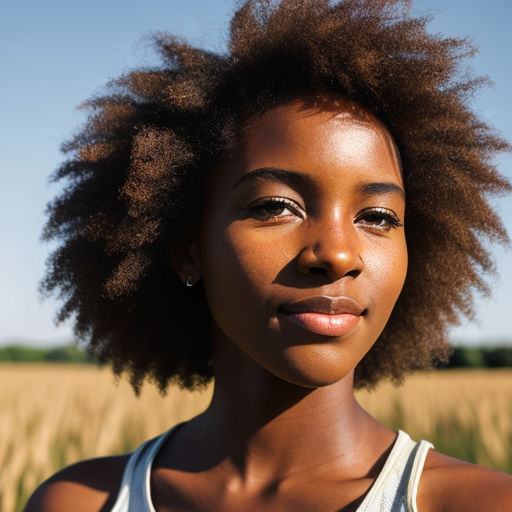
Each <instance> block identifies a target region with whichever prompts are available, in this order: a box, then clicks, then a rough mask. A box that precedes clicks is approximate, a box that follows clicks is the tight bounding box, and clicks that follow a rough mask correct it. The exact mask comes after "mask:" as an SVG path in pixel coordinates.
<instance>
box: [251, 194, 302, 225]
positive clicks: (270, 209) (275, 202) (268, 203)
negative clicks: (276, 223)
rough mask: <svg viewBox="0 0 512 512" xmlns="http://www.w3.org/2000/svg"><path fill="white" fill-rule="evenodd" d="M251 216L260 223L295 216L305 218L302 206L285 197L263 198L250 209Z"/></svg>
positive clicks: (252, 204)
mask: <svg viewBox="0 0 512 512" xmlns="http://www.w3.org/2000/svg"><path fill="white" fill-rule="evenodd" d="M247 210H248V211H249V215H250V216H251V217H253V218H254V219H257V220H260V221H266V220H272V219H284V218H286V217H290V216H294V217H299V218H301V219H302V218H303V215H302V213H301V208H300V206H299V205H298V204H297V203H296V202H295V201H292V200H291V199H286V198H284V197H262V198H261V199H257V200H256V201H254V202H252V203H251V204H250V205H249V206H248V207H247Z"/></svg>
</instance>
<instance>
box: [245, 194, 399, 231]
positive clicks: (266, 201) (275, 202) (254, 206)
mask: <svg viewBox="0 0 512 512" xmlns="http://www.w3.org/2000/svg"><path fill="white" fill-rule="evenodd" d="M275 206H277V207H281V208H282V209H283V210H284V209H288V210H290V211H291V212H292V214H293V215H296V216H297V217H300V218H301V219H303V218H304V215H303V214H302V213H301V211H300V210H301V208H300V206H299V205H298V204H297V203H296V202H295V201H292V200H291V199H286V198H284V197H263V198H261V199H258V200H257V201H255V202H254V203H251V204H250V205H249V206H248V208H247V209H248V211H249V213H250V214H251V216H253V217H255V218H257V215H258V214H261V213H262V212H264V211H265V209H268V208H271V207H275ZM281 213H282V211H281ZM280 217H281V215H280V214H278V215H266V216H264V218H260V219H258V220H260V221H262V222H265V221H269V220H275V219H279V218H280ZM371 217H377V221H378V223H375V222H368V219H369V218H371ZM361 220H363V221H366V223H367V225H368V227H370V228H371V229H375V230H378V231H384V232H387V231H389V230H390V229H391V228H397V227H402V226H403V223H402V222H400V220H399V218H398V217H397V216H396V214H395V213H394V212H392V211H390V210H388V209H386V208H378V207H376V208H368V209H366V210H363V211H362V212H360V213H359V215H358V216H357V217H356V219H355V221H356V222H359V221H361ZM383 221H384V223H385V224H384V225H381V223H382V222H383Z"/></svg>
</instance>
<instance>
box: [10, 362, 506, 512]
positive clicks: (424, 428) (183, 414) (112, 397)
mask: <svg viewBox="0 0 512 512" xmlns="http://www.w3.org/2000/svg"><path fill="white" fill-rule="evenodd" d="M210 396H211V388H209V389H207V390H206V391H205V392H203V393H189V392H184V391H180V390H176V389H171V390H170V391H169V393H168V395H167V396H166V397H162V396H161V395H160V394H159V393H158V391H157V390H156V389H155V388H154V387H152V386H145V387H144V388H143V390H142V393H141V396H140V398H138V399H137V398H136V397H135V396H134V395H133V392H132V390H131V388H130V387H129V385H128V384H127V383H126V382H125V381H123V380H120V381H119V382H118V383H117V385H116V384H114V378H113V376H112V373H111V371H110V370H108V369H107V368H104V369H100V368H98V367H95V366H71V365H29V364H25V365H7V364H2V365H0V404H1V405H2V406H1V408H0V433H1V435H0V468H2V469H1V471H0V510H2V511H4V512H10V511H14V512H17V511H20V510H22V507H23V504H24V503H25V502H26V500H27V499H28V496H29V495H30V493H31V492H32V491H33V490H34V489H35V487H37V485H38V484H39V483H40V482H42V481H43V480H44V479H45V478H47V477H48V476H50V475H51V474H52V473H54V472H55V471H57V470H58V469H59V468H61V467H63V466H65V465H68V464H71V463H73V462H75V461H77V460H80V459H84V458H90V457H96V456H101V455H109V454H114V453H123V452H127V451H130V450H132V449H133V448H134V447H136V446H137V445H138V444H140V443H141V442H142V441H144V440H145V439H148V438H150V437H153V436H155V435H157V434H159V433H161V432H163V431H164V430H166V429H167V428H169V426H171V425H172V424H174V423H177V422H179V421H183V420H186V419H187V418H190V417H192V416H193V415H195V414H197V413H198V412H199V411H201V410H203V409H204V408H205V407H206V406H207V404H208V402H209V400H210ZM357 397H358V400H359V401H360V403H361V404H362V405H363V406H364V407H366V408H367V409H368V410H369V411H370V412H371V413H372V414H373V415H374V416H376V417H377V418H378V419H379V420H380V421H382V422H383V423H385V424H387V425H389V426H390V427H392V428H401V429H403V430H405V431H407V432H408V433H409V434H411V436H412V437H413V438H416V439H420V438H422V439H429V440H431V441H432V442H434V444H435V445H436V448H437V449H439V450H440V451H442V452H445V453H449V454H451V455H454V456H457V457H460V458H463V459H466V460H470V461H472V462H478V463H480V464H484V465H488V466H492V467H496V468H498V469H502V470H506V471H511V470H512V371H500V372H496V371H494V372H489V371H445V372H436V373H435V374H417V375H413V376H411V377H410V378H409V379H408V380H407V382H406V384H405V385H404V386H403V387H401V388H398V389H396V388H393V387H392V386H390V385H387V384H386V385H382V386H381V387H380V388H379V389H378V390H377V391H375V392H372V393H368V392H358V393H357Z"/></svg>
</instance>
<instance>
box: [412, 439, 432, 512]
mask: <svg viewBox="0 0 512 512" xmlns="http://www.w3.org/2000/svg"><path fill="white" fill-rule="evenodd" d="M431 448H434V446H433V445H432V443H429V442H428V441H420V442H419V443H417V445H416V449H415V451H416V453H415V455H414V462H413V465H412V468H411V474H410V475H409V484H408V486H407V504H408V506H409V510H411V511H412V512H417V511H418V509H417V506H416V497H417V495H418V486H419V483H420V477H421V474H422V472H423V466H424V465H425V460H426V458H427V454H428V451H429V450H430V449H431Z"/></svg>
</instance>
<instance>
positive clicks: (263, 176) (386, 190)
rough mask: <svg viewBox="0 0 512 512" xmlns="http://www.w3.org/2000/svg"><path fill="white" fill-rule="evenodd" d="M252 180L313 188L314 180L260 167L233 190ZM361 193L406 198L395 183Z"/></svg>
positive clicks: (370, 187)
mask: <svg viewBox="0 0 512 512" xmlns="http://www.w3.org/2000/svg"><path fill="white" fill-rule="evenodd" d="M252 180H270V181H279V182H284V183H287V184H289V185H291V186H292V187H304V186H308V185H309V186H311V185H312V184H313V179H312V178H311V177H310V176H308V175H307V174H304V173H301V172H297V171H290V170H288V169H279V168H278V167H260V168H258V169H254V170H253V171H250V172H248V173H247V174H244V175H243V176H242V177H241V178H239V179H238V180H237V181H236V182H235V183H234V185H233V187H232V188H233V189H235V188H237V187H239V186H240V185H241V184H242V183H246V182H248V181H252ZM360 191H361V193H363V194H364V195H368V196H374V195H382V194H397V193H398V194H400V195H401V196H402V197H405V193H404V191H403V189H402V188H401V187H400V186H398V185H397V184H395V183H391V182H375V183H364V184H363V185H361V187H360Z"/></svg>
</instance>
